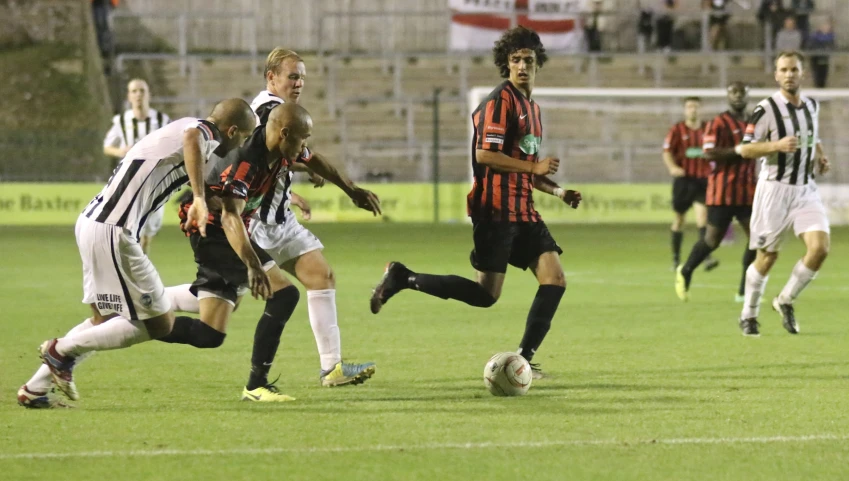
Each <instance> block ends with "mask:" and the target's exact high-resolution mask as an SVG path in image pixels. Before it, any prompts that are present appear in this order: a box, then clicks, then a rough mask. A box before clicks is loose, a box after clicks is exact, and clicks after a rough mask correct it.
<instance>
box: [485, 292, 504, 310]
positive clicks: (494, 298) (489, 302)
mask: <svg viewBox="0 0 849 481" xmlns="http://www.w3.org/2000/svg"><path fill="white" fill-rule="evenodd" d="M498 297H499V296H498V295H492V294H491V293H489V292H487V293H486V294H485V295H482V296H481V301H480V307H483V308H487V307H492V306H494V305H495V303H496V302H498Z"/></svg>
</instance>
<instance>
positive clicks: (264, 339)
mask: <svg viewBox="0 0 849 481" xmlns="http://www.w3.org/2000/svg"><path fill="white" fill-rule="evenodd" d="M300 297H301V294H300V292H298V288H297V287H295V286H289V287H285V288H283V289H280V290H279V291H277V292H275V293H274V295H273V296H272V297H271V298H269V299H268V300H267V301H265V311H264V312H263V313H262V317H260V318H259V322H258V323H257V325H256V332H255V333H254V347H253V354H252V355H251V374H250V377H249V378H248V385H247V389H248V391H252V390H254V389H256V388H258V387H261V386H265V385H266V384H268V371H269V370H270V369H271V363H272V362H273V361H274V356H275V355H276V354H277V347H278V346H279V345H280V336H281V335H282V334H283V328H284V327H285V326H286V322H288V321H289V318H290V317H292V313H293V312H294V311H295V306H297V305H298V300H299V299H300Z"/></svg>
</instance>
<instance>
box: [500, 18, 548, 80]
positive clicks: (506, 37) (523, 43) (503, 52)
mask: <svg viewBox="0 0 849 481" xmlns="http://www.w3.org/2000/svg"><path fill="white" fill-rule="evenodd" d="M526 48H527V49H530V50H533V51H534V52H536V54H537V66H539V67H542V66H543V65H544V64H545V61H546V60H548V55H546V53H545V47H543V46H542V41H540V39H539V35H537V33H536V32H534V31H533V30H531V29H529V28H527V27H522V26H521V25H520V26H518V27H516V28H511V29H510V30H507V31H506V32H504V34H503V35H501V38H500V39H498V41H497V42H495V47H493V48H492V56H493V60H494V61H495V66H496V67H498V70H499V71H500V73H501V77H502V78H508V77H510V66H509V64H510V54H512V53H513V52H515V51H517V50H522V49H526Z"/></svg>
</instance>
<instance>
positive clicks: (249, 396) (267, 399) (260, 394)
mask: <svg viewBox="0 0 849 481" xmlns="http://www.w3.org/2000/svg"><path fill="white" fill-rule="evenodd" d="M294 400H295V398H293V397H292V396H287V395H285V394H283V393H281V392H280V391H279V390H278V389H277V386H275V385H274V383H270V384H267V385H265V386H260V387H258V388H256V389H253V390H251V391H248V388H247V387H245V389H243V390H242V401H251V402H256V403H283V402H288V401H294Z"/></svg>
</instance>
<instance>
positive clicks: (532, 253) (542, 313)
mask: <svg viewBox="0 0 849 481" xmlns="http://www.w3.org/2000/svg"><path fill="white" fill-rule="evenodd" d="M562 253H563V251H562V249H560V246H558V245H557V243H556V242H555V241H554V238H552V236H551V233H550V232H549V230H548V227H546V225H545V223H543V222H536V223H526V224H519V233H518V235H517V236H516V240H515V243H514V245H513V249H512V252H511V255H510V264H512V265H513V266H515V267H518V268H519V269H527V268H530V269H531V272H533V274H534V276H535V277H536V278H537V281H538V282H539V288H538V289H537V293H536V296H535V297H534V301H533V303H532V304H531V308H530V310H529V311H528V317H527V320H526V322H525V332H524V334H523V335H522V341H521V342H520V343H519V354H521V355H522V356H523V357H524V358H525V359H527V360H528V362H530V361H532V360H533V357H534V354H536V351H537V350H538V349H539V347H540V345H541V344H542V341H543V340H544V339H545V336H546V334H548V331H549V329H550V328H551V321H552V319H553V318H554V314H555V312H557V307H558V306H559V305H560V299H561V298H562V297H563V293H564V292H566V275H565V274H564V273H563V267H562V266H561V265H560V254H562ZM531 367H532V368H533V370H534V378H537V379H539V378H540V377H542V370H541V369H540V367H539V364H538V363H534V364H531Z"/></svg>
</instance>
